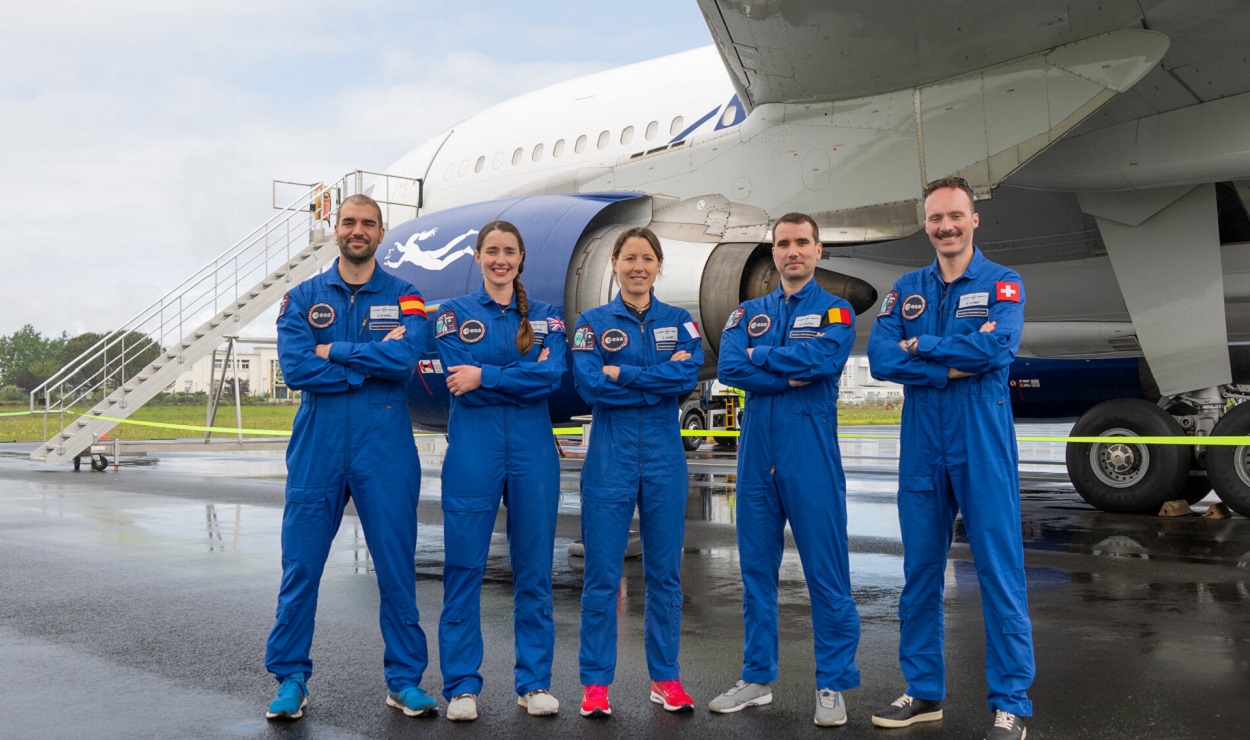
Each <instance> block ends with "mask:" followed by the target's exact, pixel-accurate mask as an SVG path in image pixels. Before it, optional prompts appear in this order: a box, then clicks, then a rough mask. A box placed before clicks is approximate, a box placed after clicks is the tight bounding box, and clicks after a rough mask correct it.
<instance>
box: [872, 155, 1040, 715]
mask: <svg viewBox="0 0 1250 740" xmlns="http://www.w3.org/2000/svg"><path fill="white" fill-rule="evenodd" d="M924 195H925V201H924V209H925V230H926V231H927V232H928V234H929V240H930V241H931V242H932V243H933V247H934V249H935V250H936V252H937V257H936V259H935V260H934V262H933V264H932V265H930V266H928V267H925V268H922V269H919V270H915V271H913V272H910V273H907V274H906V275H904V276H902V277H901V278H899V279H898V281H897V282H896V283H895V284H894V290H892V291H891V292H890V293H889V294H887V295H886V297H885V300H884V301H883V302H882V304H881V310H880V312H879V313H878V314H877V320H876V323H875V324H874V326H873V330H872V336H871V338H870V339H869V342H868V358H869V360H870V365H871V368H872V375H873V377H875V378H878V379H880V380H889V381H893V382H895V383H902V384H903V385H904V386H905V390H904V393H905V403H904V404H903V425H902V439H901V442H900V451H899V491H898V516H899V522H900V524H901V527H902V535H903V571H904V575H905V577H906V582H905V584H904V586H903V593H902V595H901V596H900V597H899V607H898V611H899V620H900V622H901V624H900V639H899V648H898V652H899V662H900V663H901V664H902V668H903V676H904V678H906V679H907V691H906V692H905V693H904V694H903V695H902V696H900V697H899V698H898V699H897V700H895V701H894V702H893V703H892V704H891V705H889V706H887V707H885V708H884V709H882V710H881V711H879V712H877V713H876V714H874V715H873V717H872V722H873V724H874V725H877V726H878V727H907V726H909V725H913V724H916V723H918V722H929V721H936V720H940V719H941V718H942V700H943V699H944V698H945V697H946V666H945V660H944V656H943V654H942V646H943V642H944V634H943V617H942V597H943V589H944V586H945V578H946V558H947V554H948V552H949V550H950V545H951V537H952V534H953V529H954V523H955V515H956V514H958V513H960V512H962V513H963V522H964V530H965V532H966V533H967V536H968V543H969V544H970V545H971V547H972V556H973V560H974V562H975V564H976V571H977V580H978V581H979V582H980V587H981V605H982V609H983V611H984V613H985V632H986V669H985V674H986V680H987V682H988V683H989V702H988V703H989V709H990V711H991V712H994V722H993V726H992V727H991V729H990V731H989V733H988V734H987V735H986V737H987V738H988V740H1022V739H1023V738H1024V737H1025V734H1026V730H1025V727H1024V722H1023V721H1022V720H1021V717H1028V716H1030V715H1031V714H1032V713H1033V711H1032V710H1033V706H1032V703H1031V702H1030V701H1029V699H1028V696H1027V693H1026V692H1027V690H1028V688H1029V685H1030V684H1031V683H1032V681H1033V673H1034V665H1033V636H1032V626H1031V624H1030V622H1029V611H1028V597H1027V594H1026V582H1025V576H1024V548H1023V542H1022V536H1021V532H1020V489H1019V473H1018V469H1019V461H1018V453H1017V450H1016V438H1015V427H1014V425H1013V420H1012V415H1011V399H1010V396H1009V394H1008V391H1007V372H1008V368H1009V366H1010V365H1011V362H1012V360H1014V359H1015V356H1016V352H1017V351H1018V350H1019V348H1020V332H1021V330H1022V329H1023V325H1024V288H1023V283H1021V281H1020V276H1019V275H1018V274H1016V273H1015V272H1014V271H1012V270H1009V269H1007V268H1005V267H1003V266H1001V265H997V264H995V263H993V262H991V261H989V260H988V259H986V258H985V256H984V255H982V254H981V250H979V249H977V248H976V246H974V245H973V243H972V234H973V231H974V230H975V229H976V227H977V225H978V224H979V223H980V217H979V216H978V215H977V213H976V210H975V207H974V205H973V194H972V190H971V188H969V187H968V183H967V182H965V181H964V180H963V179H962V178H955V177H950V178H943V179H941V180H937V181H935V182H932V183H930V184H929V185H928V186H926V187H925V190H924Z"/></svg>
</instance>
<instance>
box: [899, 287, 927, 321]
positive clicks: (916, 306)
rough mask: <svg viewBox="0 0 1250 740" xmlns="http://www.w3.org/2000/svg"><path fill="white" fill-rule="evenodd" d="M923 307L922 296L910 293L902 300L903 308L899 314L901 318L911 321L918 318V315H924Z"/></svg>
mask: <svg viewBox="0 0 1250 740" xmlns="http://www.w3.org/2000/svg"><path fill="white" fill-rule="evenodd" d="M925 305H926V304H925V300H924V296H922V295H920V294H919V293H912V294H911V295H909V296H907V297H906V298H904V299H903V308H902V311H901V312H900V313H902V314H903V318H905V319H907V320H908V321H912V320H913V319H918V318H920V314H922V313H924V309H925Z"/></svg>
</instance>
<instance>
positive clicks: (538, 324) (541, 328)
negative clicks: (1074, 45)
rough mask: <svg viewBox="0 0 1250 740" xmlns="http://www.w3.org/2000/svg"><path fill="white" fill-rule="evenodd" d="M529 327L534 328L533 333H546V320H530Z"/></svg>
mask: <svg viewBox="0 0 1250 740" xmlns="http://www.w3.org/2000/svg"><path fill="white" fill-rule="evenodd" d="M530 328H531V329H533V330H534V333H535V334H539V335H542V334H546V333H547V322H546V320H543V321H531V322H530Z"/></svg>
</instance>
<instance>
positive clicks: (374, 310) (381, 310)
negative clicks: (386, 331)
mask: <svg viewBox="0 0 1250 740" xmlns="http://www.w3.org/2000/svg"><path fill="white" fill-rule="evenodd" d="M369 318H370V319H373V320H374V321H377V320H379V319H391V320H392V321H399V306H370V307H369Z"/></svg>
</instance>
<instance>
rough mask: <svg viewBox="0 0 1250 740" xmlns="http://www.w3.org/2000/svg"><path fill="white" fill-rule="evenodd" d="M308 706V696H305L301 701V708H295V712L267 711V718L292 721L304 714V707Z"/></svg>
mask: <svg viewBox="0 0 1250 740" xmlns="http://www.w3.org/2000/svg"><path fill="white" fill-rule="evenodd" d="M306 706H308V697H307V696H305V697H304V699H303V701H301V702H300V705H299V709H297V710H295V714H291V713H290V712H265V719H276V720H279V721H281V722H290V721H293V720H297V719H299V718H300V717H303V716H304V707H306Z"/></svg>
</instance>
